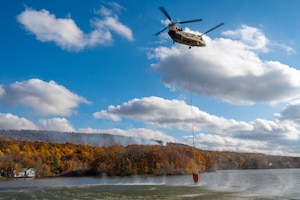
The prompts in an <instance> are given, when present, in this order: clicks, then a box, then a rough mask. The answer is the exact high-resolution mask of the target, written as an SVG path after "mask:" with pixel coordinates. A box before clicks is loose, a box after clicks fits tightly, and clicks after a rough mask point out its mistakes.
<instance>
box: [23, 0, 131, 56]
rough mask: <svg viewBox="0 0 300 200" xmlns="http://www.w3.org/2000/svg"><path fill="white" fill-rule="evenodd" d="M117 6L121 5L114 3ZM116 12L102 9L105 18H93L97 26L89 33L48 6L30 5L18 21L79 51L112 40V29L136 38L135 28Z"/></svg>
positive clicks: (47, 38) (42, 38)
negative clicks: (34, 6) (114, 13)
mask: <svg viewBox="0 0 300 200" xmlns="http://www.w3.org/2000/svg"><path fill="white" fill-rule="evenodd" d="M113 8H117V7H116V6H113ZM113 12H114V10H109V9H107V8H105V7H102V8H101V11H100V12H99V13H100V14H101V15H103V17H104V19H99V18H95V19H94V20H92V25H93V26H94V28H95V30H93V31H92V32H91V33H89V34H86V33H84V32H83V31H82V30H81V29H80V28H79V27H78V26H77V24H76V23H75V21H74V20H73V19H71V18H57V17H56V16H55V15H54V14H51V13H50V12H49V11H48V10H45V9H42V10H40V11H37V10H34V9H30V8H26V9H25V11H23V12H22V13H20V14H19V15H18V16H17V21H18V22H19V23H21V24H22V25H23V26H24V27H25V29H26V30H27V31H28V32H30V33H32V34H33V35H35V36H36V39H37V40H39V41H41V42H54V43H56V44H57V45H58V46H60V47H61V48H62V49H65V50H69V51H79V50H82V49H84V48H86V47H92V46H95V45H109V44H111V43H112V35H111V31H112V32H115V33H117V34H119V35H121V36H124V37H125V38H126V39H127V40H129V41H132V40H133V35H132V31H131V29H130V28H128V27H127V26H126V25H124V24H122V23H121V22H119V19H118V17H117V15H113Z"/></svg>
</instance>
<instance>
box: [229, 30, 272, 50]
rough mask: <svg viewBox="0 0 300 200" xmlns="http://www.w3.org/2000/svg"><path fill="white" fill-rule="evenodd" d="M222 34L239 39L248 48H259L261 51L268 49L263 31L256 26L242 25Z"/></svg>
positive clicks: (267, 41)
mask: <svg viewBox="0 0 300 200" xmlns="http://www.w3.org/2000/svg"><path fill="white" fill-rule="evenodd" d="M223 35H225V36H229V37H232V38H236V39H240V40H241V41H242V42H243V44H244V45H245V47H246V48H248V49H252V50H261V51H263V52H267V51H268V49H267V44H268V43H269V40H268V39H267V38H266V36H265V35H264V34H263V32H262V31H261V30H259V29H257V28H254V27H250V26H247V25H242V27H241V29H238V30H234V31H232V30H229V31H225V32H223Z"/></svg>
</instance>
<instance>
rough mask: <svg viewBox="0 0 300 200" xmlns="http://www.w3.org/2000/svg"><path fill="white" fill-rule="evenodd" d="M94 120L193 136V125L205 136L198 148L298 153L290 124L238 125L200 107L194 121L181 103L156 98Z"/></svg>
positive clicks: (121, 107)
mask: <svg viewBox="0 0 300 200" xmlns="http://www.w3.org/2000/svg"><path fill="white" fill-rule="evenodd" d="M94 117H95V118H108V119H111V120H115V121H120V120H122V118H127V119H132V120H135V121H139V122H142V123H145V124H146V125H147V126H150V127H151V128H154V129H164V130H165V131H168V132H169V130H174V129H175V130H180V131H183V133H182V134H186V133H188V132H191V131H192V123H193V126H194V127H193V128H194V131H195V132H196V133H197V132H204V133H200V134H199V136H197V139H196V142H197V147H198V148H205V149H213V150H224V151H227V150H232V151H244V152H262V153H267V154H281V155H283V154H295V153H297V151H298V150H299V148H298V147H297V144H298V142H299V136H300V132H299V131H298V129H297V128H296V127H295V126H294V125H293V124H291V123H283V122H282V121H279V120H274V121H271V120H264V119H256V120H253V121H250V122H245V121H237V120H234V119H226V118H224V117H219V116H215V115H211V114H209V113H206V112H204V111H201V110H200V109H199V108H197V107H193V118H192V113H191V107H190V106H189V105H187V104H186V103H185V102H184V101H180V100H167V99H163V98H160V97H153V96H152V97H145V98H141V99H133V100H130V101H128V102H125V103H123V104H121V105H118V106H113V105H111V106H109V107H108V109H107V110H101V111H99V112H96V113H94ZM114 132H116V131H114ZM171 132H172V131H171ZM196 135H198V133H197V134H196ZM183 139H184V141H187V142H189V144H190V145H191V144H192V142H191V136H183Z"/></svg>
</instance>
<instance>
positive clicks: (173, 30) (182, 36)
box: [155, 7, 224, 48]
mask: <svg viewBox="0 0 300 200" xmlns="http://www.w3.org/2000/svg"><path fill="white" fill-rule="evenodd" d="M159 9H160V10H161V11H162V13H164V15H165V16H166V17H167V18H168V19H169V20H170V23H169V25H168V26H167V27H165V28H164V29H162V30H161V31H159V32H157V33H156V34H155V35H159V34H160V33H162V32H163V31H165V30H166V29H167V28H169V32H168V34H169V36H170V37H171V38H172V40H173V43H174V42H177V43H180V44H185V45H188V46H189V48H191V47H192V46H197V47H204V46H206V42H205V41H204V39H203V37H202V36H203V35H205V34H207V33H208V32H211V31H213V30H215V29H216V28H219V27H220V26H222V25H224V23H223V22H222V23H220V24H218V25H216V26H215V27H213V28H211V29H209V30H208V31H206V32H204V33H202V34H201V35H196V34H192V33H187V32H184V31H182V29H181V28H180V27H178V26H176V24H186V23H191V22H199V21H202V19H194V20H188V21H183V22H173V20H172V18H171V17H170V15H169V14H168V12H167V11H166V9H165V8H164V7H159Z"/></svg>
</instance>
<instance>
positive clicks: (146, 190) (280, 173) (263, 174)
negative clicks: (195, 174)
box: [0, 169, 300, 200]
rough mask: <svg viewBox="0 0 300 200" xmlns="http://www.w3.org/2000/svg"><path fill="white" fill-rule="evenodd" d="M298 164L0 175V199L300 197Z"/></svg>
mask: <svg viewBox="0 0 300 200" xmlns="http://www.w3.org/2000/svg"><path fill="white" fill-rule="evenodd" d="M299 188H300V169H285V170H227V171H217V172H213V173H203V174H201V178H200V182H199V183H198V184H197V185H195V184H194V183H193V179H192V176H167V177H125V178H107V177H104V178H92V177H82V178H47V179H17V180H9V181H0V200H2V199H152V200H153V199H300V191H299Z"/></svg>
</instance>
